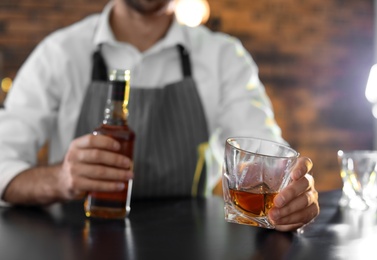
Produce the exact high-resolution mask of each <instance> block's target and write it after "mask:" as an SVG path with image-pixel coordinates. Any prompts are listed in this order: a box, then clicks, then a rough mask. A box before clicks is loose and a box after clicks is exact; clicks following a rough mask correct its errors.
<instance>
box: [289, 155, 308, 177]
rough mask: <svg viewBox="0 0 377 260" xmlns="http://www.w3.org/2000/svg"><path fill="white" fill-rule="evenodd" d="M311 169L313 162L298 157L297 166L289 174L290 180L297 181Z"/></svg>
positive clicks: (306, 158)
mask: <svg viewBox="0 0 377 260" xmlns="http://www.w3.org/2000/svg"><path fill="white" fill-rule="evenodd" d="M312 168H313V162H312V160H310V158H308V157H300V158H298V160H297V164H296V166H295V167H294V169H293V170H292V172H291V178H292V179H293V180H298V179H300V178H302V177H303V176H304V175H305V174H306V173H308V172H310V171H311V169H312Z"/></svg>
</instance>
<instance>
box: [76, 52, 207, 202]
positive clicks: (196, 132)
mask: <svg viewBox="0 0 377 260" xmlns="http://www.w3.org/2000/svg"><path fill="white" fill-rule="evenodd" d="M178 51H179V53H180V58H181V66H182V72H183V76H184V77H183V80H182V81H179V82H176V83H173V84H169V85H167V86H165V87H163V88H152V89H151V88H148V89H147V88H135V87H132V75H131V91H130V101H129V117H128V124H129V125H130V127H131V128H132V129H133V130H134V131H135V134H136V141H135V150H134V158H133V161H134V173H135V174H134V181H133V188H132V198H133V199H136V198H156V197H182V196H186V197H188V196H193V197H196V196H202V195H203V194H204V192H205V186H206V183H205V182H206V173H205V163H204V152H205V150H206V148H207V146H208V129H207V123H206V119H205V114H204V111H203V106H202V103H201V100H200V97H199V94H198V91H197V88H196V85H195V82H194V80H193V79H192V76H191V64H190V59H189V56H188V53H187V52H186V50H185V49H184V48H183V46H181V45H178ZM107 71H108V70H107V68H106V63H105V61H104V59H103V57H102V55H101V52H100V50H98V51H96V52H95V53H94V54H93V69H92V82H91V83H90V85H89V87H88V90H87V93H86V95H85V98H84V101H83V105H82V109H81V113H80V116H79V119H78V122H77V127H76V133H75V136H76V137H78V136H82V135H84V134H87V133H91V132H92V131H93V130H94V129H95V128H96V127H97V126H99V125H100V124H101V123H102V120H103V111H104V108H105V103H106V99H107V91H108V83H107ZM131 73H132V72H131Z"/></svg>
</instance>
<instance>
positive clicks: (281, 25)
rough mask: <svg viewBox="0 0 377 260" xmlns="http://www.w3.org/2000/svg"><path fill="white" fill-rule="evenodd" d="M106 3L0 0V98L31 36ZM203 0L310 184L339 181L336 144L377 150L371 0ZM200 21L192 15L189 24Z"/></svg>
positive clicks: (35, 38)
mask: <svg viewBox="0 0 377 260" xmlns="http://www.w3.org/2000/svg"><path fill="white" fill-rule="evenodd" d="M181 1H182V2H190V1H191V2H192V3H193V2H197V1H199V2H200V1H202V0H181ZM203 1H204V0H203ZM107 2H108V1H107V0H97V1H90V0H44V1H37V0H1V1H0V80H1V90H0V104H2V103H3V100H4V98H5V96H6V92H7V91H8V89H9V88H10V86H11V80H12V79H13V78H14V77H15V75H16V73H17V70H18V69H19V67H20V65H21V64H22V63H23V62H24V61H25V59H26V58H27V56H28V55H29V54H30V52H31V51H32V50H33V48H34V47H35V46H36V45H37V43H39V42H40V41H41V40H42V39H43V38H44V37H45V36H46V35H48V34H49V33H51V32H52V31H54V30H56V29H58V28H61V27H64V26H67V25H70V24H71V23H73V22H76V21H78V20H80V19H81V18H83V17H85V16H87V15H88V14H91V13H93V12H100V11H101V10H102V8H103V6H104V5H105V4H106V3H107ZM181 4H182V5H181V6H180V9H179V10H180V14H181V15H183V16H186V17H189V18H190V17H191V18H192V17H193V16H194V14H191V13H189V12H191V11H192V10H193V12H195V11H198V10H199V9H200V8H201V7H198V5H195V6H194V7H190V5H183V3H181ZM186 4H187V3H186ZM196 4H198V3H196ZM204 4H205V7H206V8H209V10H210V12H209V16H208V13H207V15H206V13H205V12H204V18H200V19H199V23H200V22H202V23H204V25H205V26H207V27H209V28H210V29H211V30H214V31H221V32H225V33H228V34H230V35H233V36H235V37H237V38H239V39H240V40H241V41H242V43H243V44H244V46H245V47H246V49H247V50H248V51H249V52H250V53H251V55H252V57H253V58H254V59H255V61H256V63H257V64H258V65H259V69H260V78H261V80H262V82H263V83H264V85H265V87H266V90H267V92H268V94H269V96H270V98H271V100H272V102H273V106H274V110H275V115H276V120H277V122H278V123H279V125H280V126H281V128H282V130H283V137H284V138H285V139H286V140H287V141H288V142H289V143H290V144H291V145H292V146H293V148H295V149H297V150H298V151H299V152H300V153H301V154H302V155H303V156H308V157H310V158H311V159H312V160H313V162H314V169H313V174H314V176H315V179H316V185H317V189H319V190H328V189H331V188H334V187H338V188H340V187H341V179H340V175H339V172H340V170H339V166H338V161H337V151H338V150H339V149H342V150H351V149H358V150H362V149H374V140H375V134H374V132H375V130H374V128H375V124H376V123H375V121H376V119H374V117H373V115H372V106H371V104H370V103H369V102H368V100H367V99H366V97H365V88H366V84H367V80H368V76H369V71H370V69H371V66H372V65H373V64H374V63H375V62H376V59H375V48H374V45H375V39H374V37H375V36H374V30H375V29H374V19H375V18H374V16H375V14H374V1H373V0H357V1H346V0H333V1H318V0H253V1H250V0H208V1H207V2H205V1H204ZM200 10H202V9H200ZM206 16H207V17H206ZM197 23H198V22H197V19H196V20H195V21H191V25H192V26H195V24H197ZM376 88H377V86H376ZM42 153H43V151H42Z"/></svg>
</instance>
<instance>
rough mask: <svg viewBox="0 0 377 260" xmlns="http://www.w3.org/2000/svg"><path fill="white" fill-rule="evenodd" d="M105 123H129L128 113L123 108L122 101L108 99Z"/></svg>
mask: <svg viewBox="0 0 377 260" xmlns="http://www.w3.org/2000/svg"><path fill="white" fill-rule="evenodd" d="M103 123H104V124H105V125H125V124H126V123H127V114H126V113H125V112H124V110H123V102H122V101H117V100H111V99H109V100H107V104H106V108H105V117H104V119H103Z"/></svg>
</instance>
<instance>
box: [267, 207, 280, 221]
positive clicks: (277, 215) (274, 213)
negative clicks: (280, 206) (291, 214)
mask: <svg viewBox="0 0 377 260" xmlns="http://www.w3.org/2000/svg"><path fill="white" fill-rule="evenodd" d="M269 216H270V218H271V219H272V220H274V221H275V220H278V219H279V218H280V212H279V210H276V209H274V210H270V212H269Z"/></svg>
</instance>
